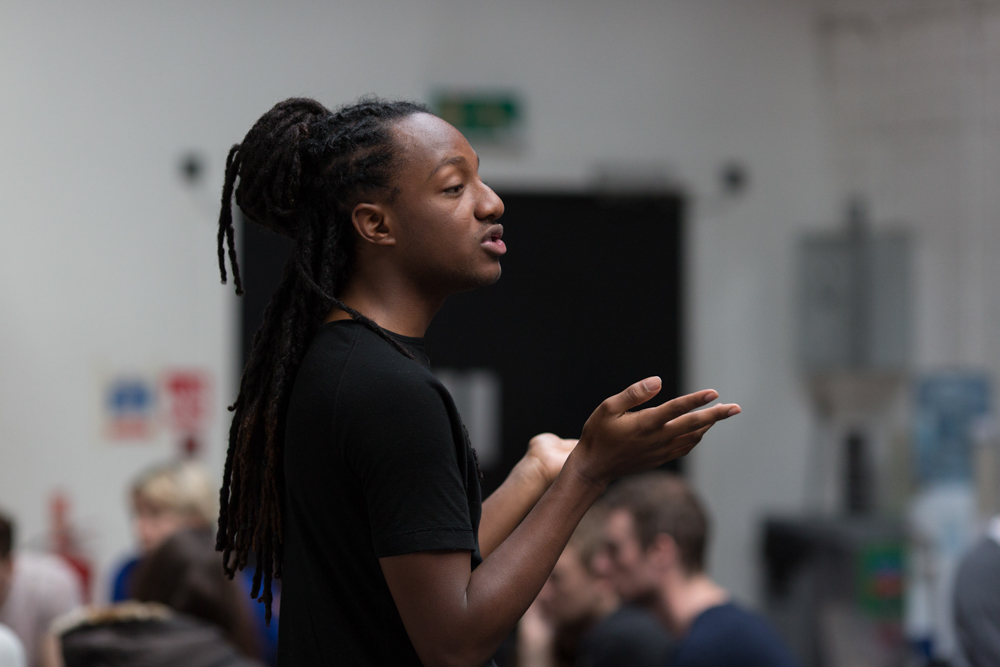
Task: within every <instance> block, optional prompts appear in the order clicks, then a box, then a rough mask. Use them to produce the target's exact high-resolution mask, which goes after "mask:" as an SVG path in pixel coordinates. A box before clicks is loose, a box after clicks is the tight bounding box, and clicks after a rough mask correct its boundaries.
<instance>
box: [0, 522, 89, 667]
mask: <svg viewBox="0 0 1000 667" xmlns="http://www.w3.org/2000/svg"><path fill="white" fill-rule="evenodd" d="M13 546H14V526H13V522H12V521H11V520H10V519H8V518H7V517H5V516H3V515H2V514H0V624H3V625H6V626H8V627H10V629H11V630H13V631H14V634H16V635H17V636H18V638H19V639H20V640H21V643H22V644H24V653H25V658H26V662H27V664H28V665H29V667H34V666H35V665H38V664H40V660H41V651H42V644H43V642H44V639H45V634H46V633H47V632H48V630H49V626H50V625H51V624H52V621H53V619H55V618H56V617H57V616H60V615H62V614H64V613H66V612H67V611H70V610H71V609H74V608H76V607H78V606H79V605H80V583H79V580H78V579H77V577H76V575H75V574H74V573H73V571H72V570H71V569H70V568H69V566H67V565H66V564H65V563H63V562H62V561H61V560H60V559H59V558H56V557H55V556H49V555H45V554H32V553H28V552H24V551H22V552H18V553H17V554H14V553H13Z"/></svg>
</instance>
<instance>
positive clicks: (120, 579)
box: [111, 557, 139, 602]
mask: <svg viewBox="0 0 1000 667" xmlns="http://www.w3.org/2000/svg"><path fill="white" fill-rule="evenodd" d="M138 564H139V558H138V557H135V558H130V559H128V560H127V561H125V562H124V563H122V565H121V567H120V568H119V569H118V573H117V574H115V576H114V587H113V588H112V589H111V601H112V602H124V601H125V600H131V599H132V575H133V574H135V568H136V566H137V565H138Z"/></svg>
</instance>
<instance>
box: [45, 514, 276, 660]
mask: <svg viewBox="0 0 1000 667" xmlns="http://www.w3.org/2000/svg"><path fill="white" fill-rule="evenodd" d="M132 592H133V597H134V601H129V602H120V603H117V604H114V605H111V606H109V607H92V608H88V609H83V610H79V611H77V612H73V613H71V614H69V615H68V616H65V617H62V618H60V619H58V620H57V621H56V623H55V627H54V637H53V638H51V639H50V642H51V644H50V647H49V650H48V651H47V654H46V655H47V662H46V664H45V666H44V667H60V666H62V665H65V667H84V666H85V665H103V666H105V667H252V666H254V665H260V663H258V662H257V661H256V660H254V657H255V656H256V655H257V653H258V646H257V642H256V638H255V637H254V632H253V627H252V621H251V618H250V616H249V612H248V609H247V606H246V604H245V602H244V593H243V591H242V590H241V588H240V586H239V584H238V583H236V582H233V581H230V580H229V578H228V577H226V575H225V572H224V571H223V569H222V564H221V562H220V559H219V554H218V553H217V552H216V551H215V540H214V536H213V535H212V533H211V531H210V530H208V529H205V528H200V529H181V530H179V531H176V532H175V533H174V534H173V535H172V536H170V537H168V538H166V539H165V540H164V541H163V542H162V543H161V544H160V545H159V546H158V547H157V548H156V549H154V550H153V552H152V553H150V554H148V555H147V556H146V557H145V558H143V560H142V562H141V563H140V564H139V566H138V567H137V569H136V570H135V574H134V578H133V582H132Z"/></svg>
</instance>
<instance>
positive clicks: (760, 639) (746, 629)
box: [671, 602, 798, 667]
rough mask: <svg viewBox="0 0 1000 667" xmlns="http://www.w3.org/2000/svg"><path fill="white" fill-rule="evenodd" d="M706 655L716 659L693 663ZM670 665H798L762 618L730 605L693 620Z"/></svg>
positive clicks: (778, 666) (775, 666) (712, 609)
mask: <svg viewBox="0 0 1000 667" xmlns="http://www.w3.org/2000/svg"><path fill="white" fill-rule="evenodd" d="M709 655H717V656H718V659H717V660H714V661H707V662H704V661H703V662H699V661H698V660H697V658H699V657H704V656H709ZM688 658H690V659H693V661H689V660H688ZM671 664H674V665H688V664H692V665H693V664H719V665H729V664H733V665H736V664H740V665H745V666H746V667H751V666H753V667H756V666H757V665H760V666H761V667H763V666H765V665H766V666H768V667H795V666H796V665H797V664H798V663H797V662H796V661H795V659H794V658H793V657H792V654H791V652H790V651H789V649H788V648H787V647H786V646H785V643H784V641H783V640H782V639H781V637H780V636H779V635H778V633H777V631H775V630H774V629H773V628H772V627H771V625H770V623H768V622H767V621H766V620H765V619H764V617H763V616H761V615H760V614H758V613H756V612H753V611H750V610H749V609H745V608H744V607H742V606H741V605H738V604H733V603H731V602H730V603H727V604H723V605H719V606H716V607H711V608H709V609H706V610H705V611H704V612H702V613H701V615H700V616H698V618H696V619H695V621H694V623H692V625H691V629H690V630H689V631H688V633H687V635H686V636H685V637H684V638H683V639H682V640H681V641H680V643H679V645H678V648H677V654H676V655H675V660H674V661H673V662H672V663H671Z"/></svg>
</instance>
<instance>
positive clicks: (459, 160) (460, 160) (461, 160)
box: [427, 153, 481, 180]
mask: <svg viewBox="0 0 1000 667" xmlns="http://www.w3.org/2000/svg"><path fill="white" fill-rule="evenodd" d="M467 162H468V160H466V159H465V156H464V155H455V156H453V157H446V158H445V159H443V160H441V161H440V162H438V163H437V165H435V167H434V168H433V169H431V173H430V176H428V177H427V180H430V179H431V177H432V176H434V174H436V173H437V171H438V169H440V168H441V167H444V166H447V165H449V164H465V163H467ZM480 162H481V160H480V158H479V154H478V153H477V154H476V167H477V168H478V167H479V163H480Z"/></svg>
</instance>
